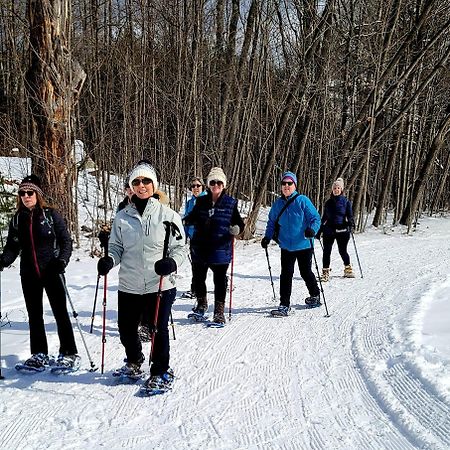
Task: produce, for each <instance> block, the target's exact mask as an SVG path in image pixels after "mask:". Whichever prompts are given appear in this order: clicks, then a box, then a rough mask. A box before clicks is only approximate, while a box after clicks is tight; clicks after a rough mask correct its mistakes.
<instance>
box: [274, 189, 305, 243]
mask: <svg viewBox="0 0 450 450" xmlns="http://www.w3.org/2000/svg"><path fill="white" fill-rule="evenodd" d="M299 195H300V194H299V193H298V192H297V193H296V194H295V195H294V196H293V197H291V198H290V199H289V200H288V201H287V202H286V204H285V205H284V206H283V207H282V208H281V211H280V212H279V213H278V216H277V218H276V219H275V222H274V232H273V236H272V239H273V240H274V241H275V242H278V235H279V233H280V224H279V221H280V217H281V216H282V215H283V213H284V211H286V209H287V207H288V206H289V205H290V204H291V203H292V202H293V201H294V200H295V199H296V198H297V197H298V196H299Z"/></svg>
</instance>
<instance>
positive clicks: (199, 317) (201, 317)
mask: <svg viewBox="0 0 450 450" xmlns="http://www.w3.org/2000/svg"><path fill="white" fill-rule="evenodd" d="M187 317H188V319H192V320H193V321H195V322H205V321H206V320H208V316H207V315H205V313H204V312H195V311H192V312H191V313H189V314H188V316H187Z"/></svg>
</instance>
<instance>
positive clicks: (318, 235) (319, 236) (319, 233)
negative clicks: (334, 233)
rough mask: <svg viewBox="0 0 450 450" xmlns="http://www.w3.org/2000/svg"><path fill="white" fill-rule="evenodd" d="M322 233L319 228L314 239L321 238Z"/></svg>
mask: <svg viewBox="0 0 450 450" xmlns="http://www.w3.org/2000/svg"><path fill="white" fill-rule="evenodd" d="M322 232H323V230H322V227H320V228H319V231H318V232H317V234H316V239H320V238H321V236H322Z"/></svg>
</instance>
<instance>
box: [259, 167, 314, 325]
mask: <svg viewBox="0 0 450 450" xmlns="http://www.w3.org/2000/svg"><path fill="white" fill-rule="evenodd" d="M296 188H297V177H296V175H295V174H294V173H293V172H285V173H283V175H282V177H281V197H279V198H278V199H277V200H275V202H274V203H273V205H272V207H271V208H270V212H269V218H268V221H267V227H266V231H265V235H264V238H263V239H262V241H261V246H262V247H263V248H264V249H265V248H267V246H268V245H269V243H270V240H271V239H273V240H274V241H275V242H277V243H278V245H279V246H280V248H281V275H280V306H279V308H278V312H279V315H285V316H286V315H288V313H289V311H290V298H291V291H292V277H293V275H294V267H295V261H297V263H298V267H299V269H300V275H301V277H302V278H303V280H304V282H305V284H306V287H307V288H308V292H309V297H308V298H306V299H305V303H306V304H307V305H308V306H318V305H320V290H319V287H318V285H317V280H316V277H315V276H314V273H313V272H312V270H311V262H312V248H311V242H312V241H311V239H312V238H314V236H315V235H316V233H317V231H318V230H319V227H320V215H319V213H318V212H317V209H316V208H315V207H314V205H313V204H312V202H311V200H310V199H309V198H308V197H306V196H305V195H300V194H299V193H298V192H296Z"/></svg>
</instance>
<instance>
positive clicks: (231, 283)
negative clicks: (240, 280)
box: [228, 236, 234, 320]
mask: <svg viewBox="0 0 450 450" xmlns="http://www.w3.org/2000/svg"><path fill="white" fill-rule="evenodd" d="M233 272H234V236H233V237H232V238H231V273H230V309H229V310H228V320H231V306H232V301H233Z"/></svg>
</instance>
